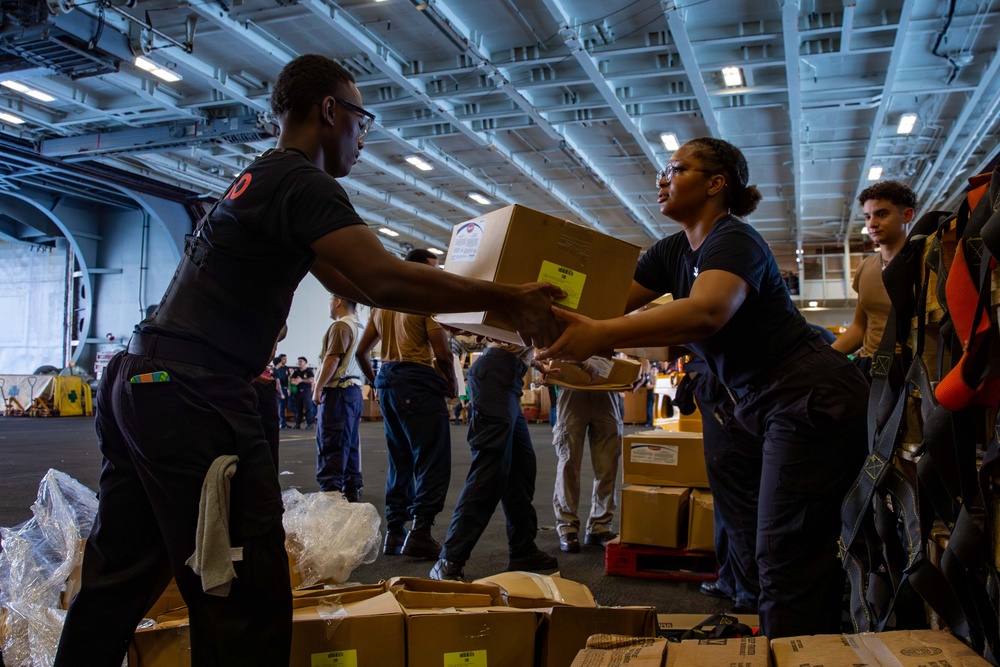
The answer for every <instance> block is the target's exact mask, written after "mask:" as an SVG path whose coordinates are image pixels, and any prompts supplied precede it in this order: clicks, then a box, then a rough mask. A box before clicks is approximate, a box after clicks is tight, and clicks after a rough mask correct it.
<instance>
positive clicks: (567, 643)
mask: <svg viewBox="0 0 1000 667" xmlns="http://www.w3.org/2000/svg"><path fill="white" fill-rule="evenodd" d="M539 613H540V616H541V618H540V621H541V622H540V624H539V627H538V645H537V656H538V657H537V660H536V661H535V665H536V666H537V667H570V665H571V664H572V663H573V659H574V658H575V657H576V654H577V653H578V652H579V651H580V650H581V649H583V648H585V647H586V646H587V639H588V638H589V637H590V636H591V635H596V634H599V633H602V632H604V633H610V634H616V635H626V636H630V637H655V636H656V609H654V608H653V607H552V608H550V609H542V610H539Z"/></svg>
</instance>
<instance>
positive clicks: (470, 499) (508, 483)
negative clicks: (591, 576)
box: [441, 348, 538, 565]
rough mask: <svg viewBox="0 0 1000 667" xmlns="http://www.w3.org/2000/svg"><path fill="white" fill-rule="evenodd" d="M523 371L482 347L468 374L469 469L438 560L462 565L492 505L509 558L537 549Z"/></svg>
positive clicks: (513, 360) (514, 359)
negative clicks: (500, 517) (503, 523)
mask: <svg viewBox="0 0 1000 667" xmlns="http://www.w3.org/2000/svg"><path fill="white" fill-rule="evenodd" d="M527 370H528V368H527V366H526V365H525V364H524V362H523V361H521V360H520V359H519V358H518V356H517V355H515V354H512V353H510V352H507V351H506V350H501V349H498V348H487V349H486V351H485V352H483V355H482V356H481V357H480V358H479V359H478V360H477V361H476V363H474V364H473V365H472V368H470V369H469V392H470V394H471V398H472V405H474V406H475V410H474V412H473V416H472V420H471V421H470V422H469V447H470V448H471V449H472V464H471V466H470V467H469V474H468V475H467V476H466V478H465V486H464V487H462V494H461V495H460V496H459V497H458V504H457V505H456V506H455V513H454V514H453V515H452V517H451V527H450V528H448V536H447V537H446V538H445V542H444V547H443V548H442V550H441V558H445V559H447V560H450V561H452V562H455V563H460V564H463V565H464V564H465V563H466V561H468V560H469V556H470V555H472V550H473V548H474V547H475V546H476V543H477V542H478V541H479V538H480V537H481V536H482V534H483V531H484V530H486V526H488V525H489V522H490V518H491V517H492V516H493V512H495V511H496V508H497V504H498V503H502V504H503V511H504V515H505V516H506V518H507V548H508V551H509V554H510V557H511V558H518V557H522V556H528V555H530V554H532V553H534V552H535V551H536V550H537V547H536V546H535V535H536V534H537V533H538V515H537V514H536V512H535V508H534V506H532V504H531V503H532V500H533V499H534V496H535V474H536V471H537V465H536V462H535V449H534V446H533V445H532V444H531V434H530V433H529V432H528V422H527V421H526V420H525V418H524V413H523V412H521V402H520V396H521V383H522V381H523V379H524V374H525V372H527Z"/></svg>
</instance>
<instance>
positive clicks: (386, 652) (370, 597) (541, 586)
mask: <svg viewBox="0 0 1000 667" xmlns="http://www.w3.org/2000/svg"><path fill="white" fill-rule="evenodd" d="M293 596H294V597H293V604H292V606H293V613H292V659H291V662H290V665H292V666H295V667H297V666H299V665H302V666H305V667H316V666H321V667H334V666H337V665H352V666H354V667H384V666H385V665H399V666H402V665H407V666H408V667H440V666H441V665H442V664H444V665H486V664H490V665H525V666H531V665H537V666H539V667H569V665H570V663H571V662H572V661H573V657H574V656H575V655H576V653H577V651H579V650H580V649H581V648H583V647H584V645H585V643H586V640H587V637H589V636H590V635H592V634H595V633H597V632H601V631H604V630H605V629H609V630H610V631H614V632H619V633H621V634H627V635H634V636H640V637H653V636H654V635H655V632H656V615H655V610H654V609H653V608H652V607H598V606H597V605H596V603H595V602H594V598H593V596H592V595H591V594H590V591H589V590H588V589H587V587H586V586H584V585H582V584H578V583H575V582H572V581H568V580H564V579H559V578H558V577H548V576H545V575H538V574H532V573H526V572H508V573H504V574H501V575H497V576H496V577H491V578H489V579H484V580H480V581H477V582H473V583H462V582H451V581H432V580H430V579H418V578H412V577H396V578H393V579H390V580H389V581H388V582H383V583H379V584H371V585H354V586H345V587H340V588H336V589H324V588H314V589H307V590H300V591H295V592H294V593H293ZM156 620H157V624H156V625H155V626H152V627H150V628H144V629H142V630H139V631H138V632H136V635H135V639H134V640H133V642H132V646H131V648H130V651H129V660H130V662H129V664H130V665H132V666H133V667H183V666H185V665H190V664H191V642H190V627H189V624H188V618H187V609H186V608H183V607H181V608H178V609H175V610H173V611H168V612H164V613H161V614H159V616H158V618H157V619H156Z"/></svg>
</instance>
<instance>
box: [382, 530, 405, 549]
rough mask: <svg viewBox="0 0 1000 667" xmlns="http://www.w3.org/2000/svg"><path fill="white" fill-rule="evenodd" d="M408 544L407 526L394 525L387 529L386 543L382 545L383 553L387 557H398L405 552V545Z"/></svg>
mask: <svg viewBox="0 0 1000 667" xmlns="http://www.w3.org/2000/svg"><path fill="white" fill-rule="evenodd" d="M405 542H406V524H403V523H400V524H393V525H390V526H387V527H386V529H385V542H384V543H383V544H382V553H384V554H385V555H386V556H398V555H399V554H400V553H401V552H402V551H403V544H404V543H405Z"/></svg>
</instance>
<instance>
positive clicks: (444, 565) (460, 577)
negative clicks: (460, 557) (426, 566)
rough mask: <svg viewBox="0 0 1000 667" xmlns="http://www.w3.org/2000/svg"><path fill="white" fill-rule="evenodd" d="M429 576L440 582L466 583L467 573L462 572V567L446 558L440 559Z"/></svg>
mask: <svg viewBox="0 0 1000 667" xmlns="http://www.w3.org/2000/svg"><path fill="white" fill-rule="evenodd" d="M428 576H430V578H431V579H437V580H438V581H465V573H464V572H462V566H461V565H459V564H458V563H453V562H451V561H450V560H445V559H444V558H440V559H438V562H436V563H434V567H432V568H431V573H430V575H428Z"/></svg>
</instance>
